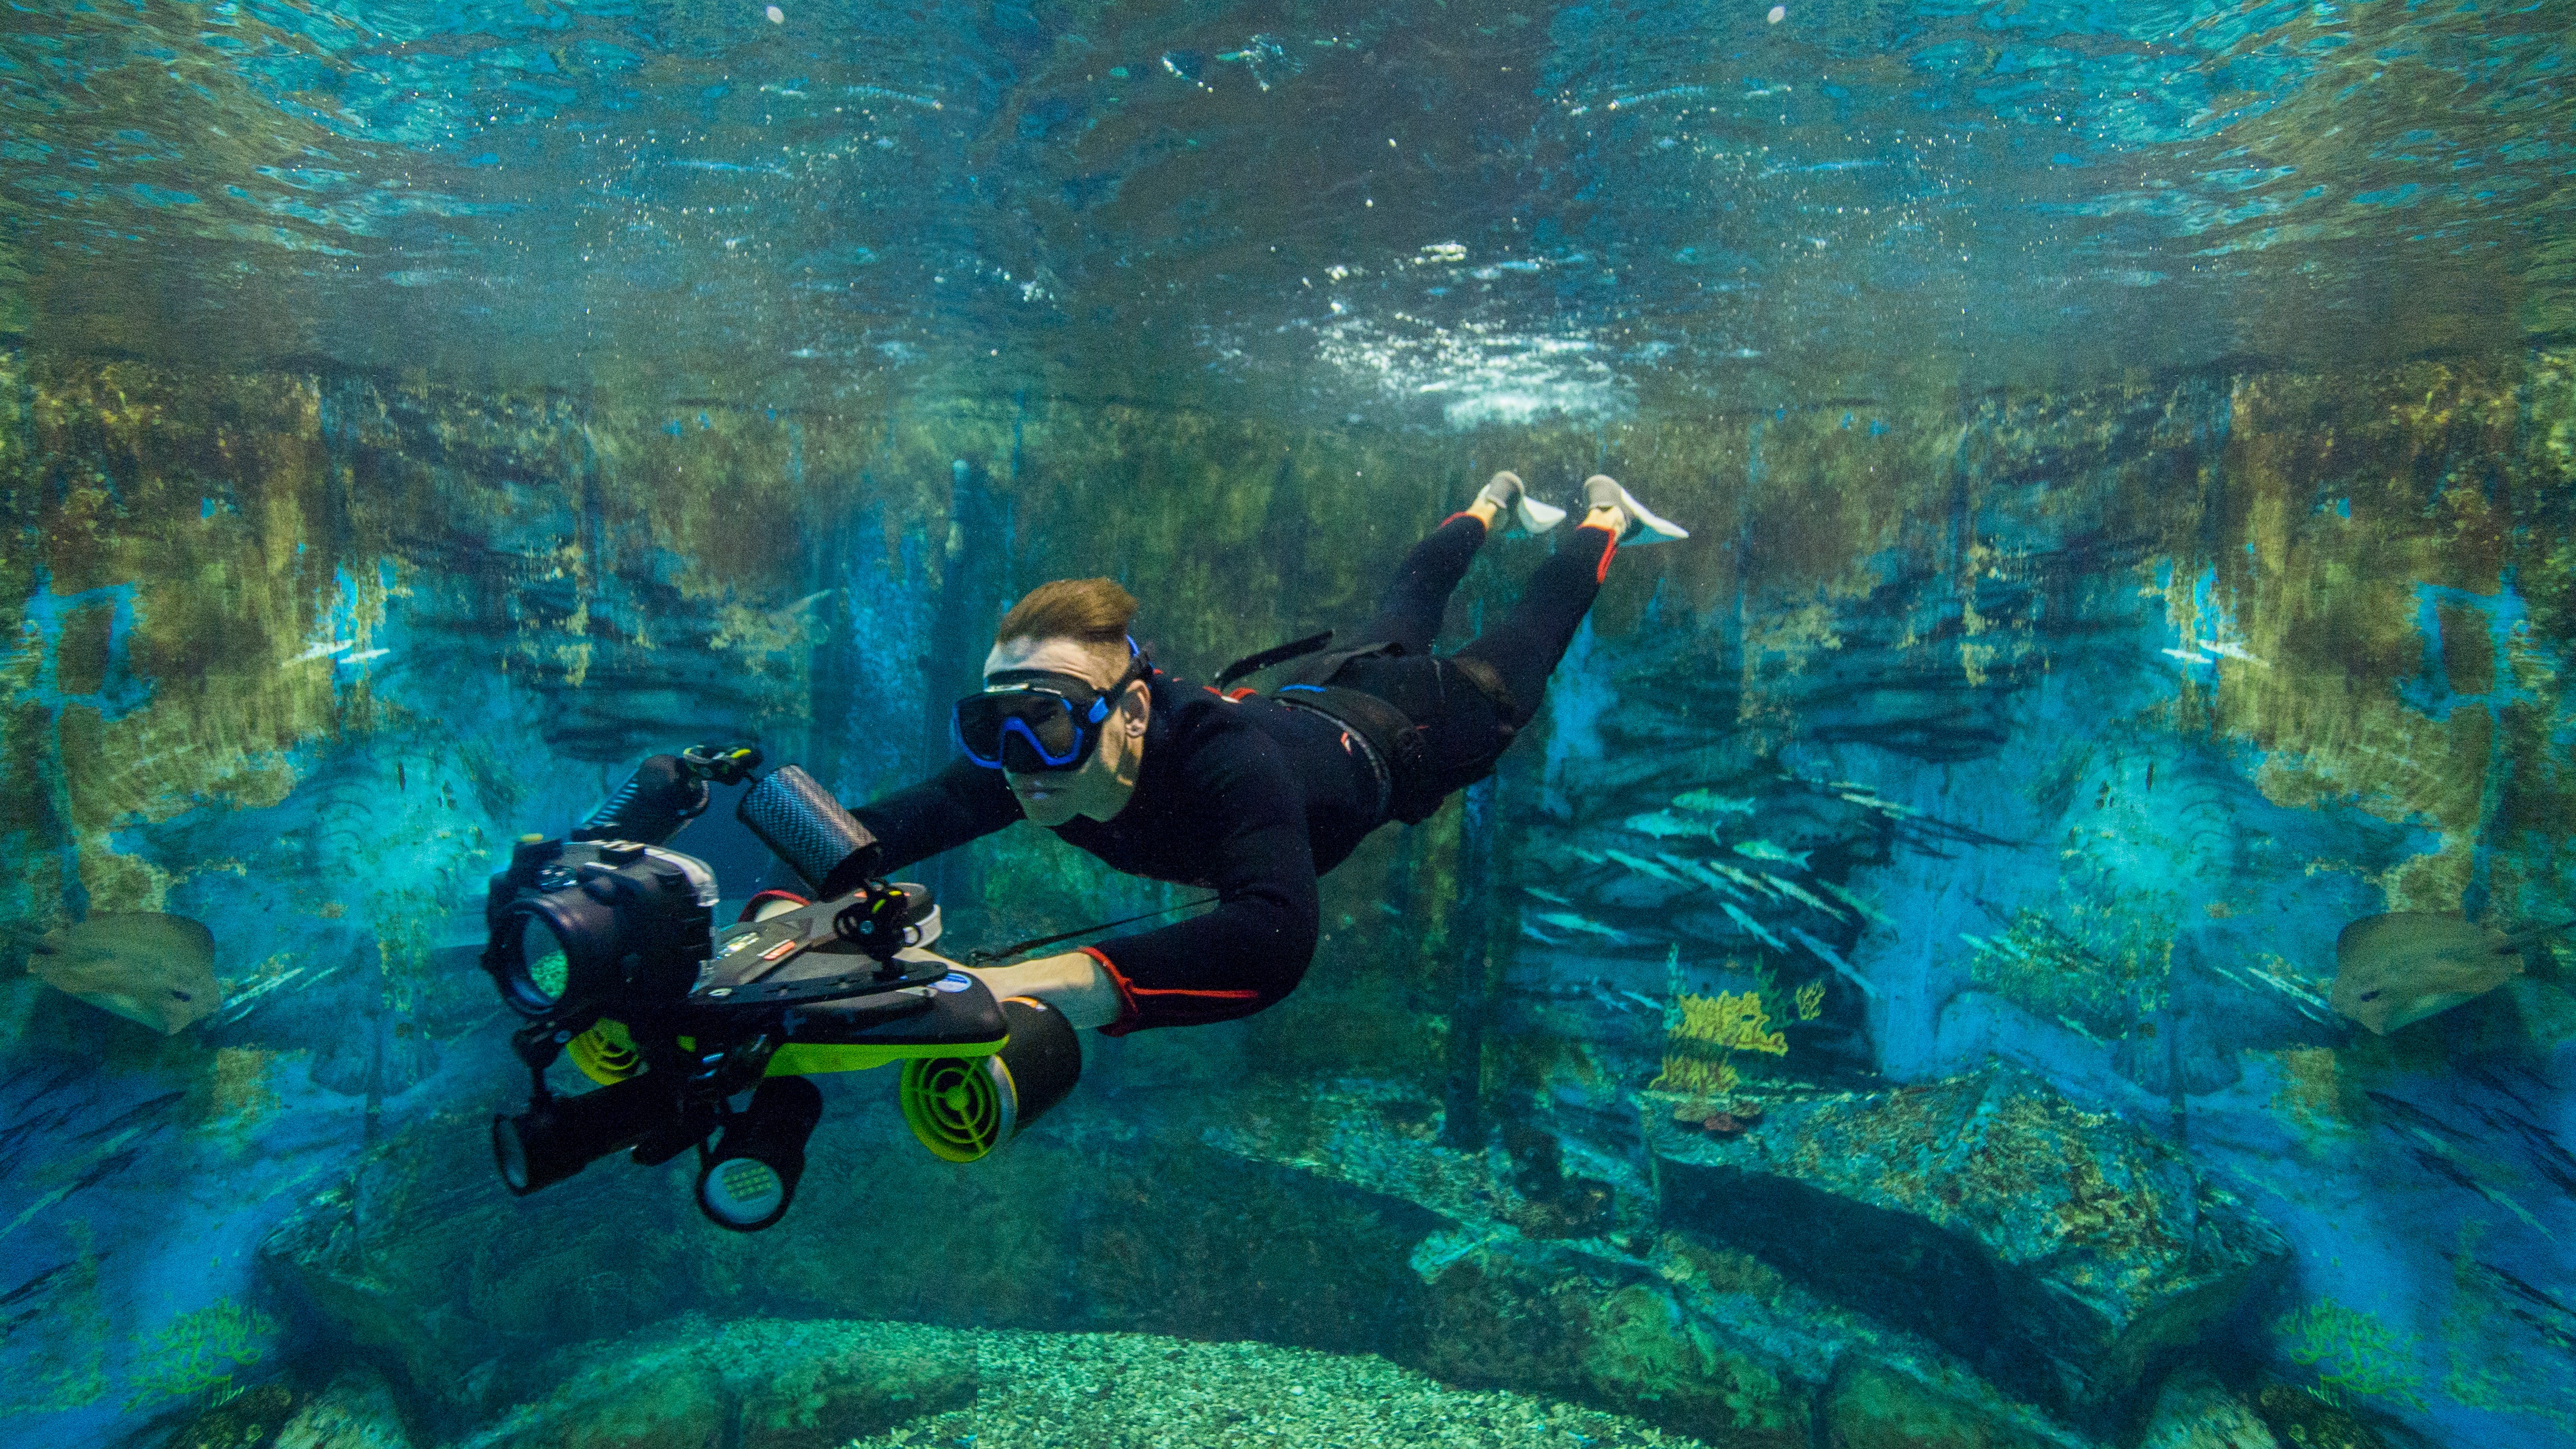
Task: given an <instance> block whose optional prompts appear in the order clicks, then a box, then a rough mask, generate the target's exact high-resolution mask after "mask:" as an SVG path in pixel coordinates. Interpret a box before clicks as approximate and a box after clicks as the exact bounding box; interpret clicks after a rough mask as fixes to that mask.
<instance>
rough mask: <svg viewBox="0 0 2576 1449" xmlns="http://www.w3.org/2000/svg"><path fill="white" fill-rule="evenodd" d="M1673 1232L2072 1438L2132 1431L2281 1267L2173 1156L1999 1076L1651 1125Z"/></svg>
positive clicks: (2026, 1079) (2047, 1093) (2270, 1246)
mask: <svg viewBox="0 0 2576 1449" xmlns="http://www.w3.org/2000/svg"><path fill="white" fill-rule="evenodd" d="M1649 1139H1650V1147H1651V1149H1652V1151H1653V1152H1654V1155H1655V1157H1656V1160H1657V1167H1658V1170H1659V1181H1660V1183H1661V1193H1662V1211H1663V1214H1664V1218H1665V1221H1666V1224H1667V1225H1668V1226H1670V1227H1673V1228H1676V1229H1679V1230H1682V1231H1686V1232H1690V1233H1694V1234H1697V1235H1700V1236H1702V1237H1704V1238H1707V1239H1711V1240H1714V1241H1717V1242H1721V1243H1726V1244H1730V1245H1735V1246H1740V1247H1743V1248H1745V1249H1747V1250H1749V1251H1751V1252H1753V1253H1755V1254H1756V1255H1758V1256H1760V1257H1761V1258H1763V1259H1764V1260H1766V1261H1768V1262H1770V1263H1773V1264H1775V1265H1777V1266H1778V1267H1780V1268H1781V1269H1782V1270H1783V1271H1784V1272H1786V1273H1787V1274H1788V1275H1789V1276H1790V1277H1791V1278H1792V1279H1794V1280H1796V1281H1798V1282H1800V1283H1802V1284H1804V1285H1806V1286H1807V1287H1809V1288H1811V1289H1813V1290H1814V1291H1816V1292H1817V1293H1819V1294H1821V1295H1823V1296H1824V1297H1826V1298H1828V1299H1830V1300H1832V1301H1834V1302H1837V1303H1841V1304H1845V1305H1847V1306H1849V1307H1852V1308H1854V1309H1857V1310H1859V1311H1860V1312H1862V1313H1865V1314H1868V1315H1869V1316H1871V1317H1872V1318H1875V1319H1878V1320H1880V1321H1882V1322H1885V1323H1887V1324H1889V1325H1891V1326H1894V1327H1899V1328H1904V1329H1908V1330H1911V1331H1913V1332H1916V1333H1920V1334H1922V1335H1923V1336H1925V1337H1926V1338H1928V1339H1930V1340H1932V1341H1933V1342H1935V1343H1938V1344H1940V1345H1942V1346H1943V1347H1945V1348H1947V1349H1949V1350H1950V1351H1952V1352H1954V1353H1957V1354H1959V1355H1960V1356H1961V1357H1962V1358H1964V1359H1965V1360H1967V1361H1968V1362H1969V1363H1970V1364H1971V1365H1973V1366H1974V1367H1975V1368H1976V1369H1977V1370H1978V1371H1979V1372H1980V1373H1982V1374H1984V1375H1985V1376H1986V1377H1987V1378H1989V1379H1990V1380H1992V1381H1993V1382H1994V1383H1996V1384H1997V1385H1999V1386H2001V1387H2002V1388H2004V1389H2005V1390H2007V1391H2008V1392H2010V1393H2012V1394H2014V1395H2017V1396H2019V1397H2022V1398H2025V1399H2028V1400H2029V1401H2031V1402H2033V1403H2035V1404H2038V1405H2041V1406H2043V1407H2045V1408H2047V1409H2048V1410H2050V1411H2051V1412H2053V1413H2057V1414H2062V1415H2065V1416H2067V1417H2068V1418H2070V1419H2072V1420H2074V1421H2076V1422H2079V1423H2090V1424H2096V1425H2101V1424H2110V1423H2118V1422H2126V1421H2129V1420H2131V1419H2132V1418H2133V1416H2134V1414H2135V1411H2136V1410H2137V1408H2138V1404H2137V1402H2136V1401H2137V1399H2138V1398H2139V1396H2140V1394H2141V1392H2142V1390H2143V1389H2144V1387H2145V1386H2146V1385H2148V1384H2150V1383H2152V1382H2153V1381H2154V1377H2155V1375H2157V1374H2158V1373H2160V1372H2161V1371H2162V1370H2163V1369H2164V1368H2165V1367H2166V1366H2168V1365H2170V1364H2171V1363H2173V1362H2175V1361H2177V1360H2178V1359H2180V1358H2182V1357H2184V1356H2186V1355H2187V1354H2188V1353H2189V1352H2190V1351H2191V1350H2193V1349H2194V1348H2196V1347H2200V1346H2202V1345H2204V1344H2206V1343H2207V1342H2208V1341H2209V1340H2210V1339H2211V1338H2212V1336H2213V1335H2214V1334H2216V1333H2217V1332H2218V1331H2219V1329H2220V1327H2221V1325H2222V1324H2224V1323H2225V1322H2226V1320H2228V1319H2229V1317H2230V1316H2231V1315H2232V1314H2233V1313H2234V1312H2235V1310H2236V1309H2237V1308H2238V1307H2239V1306H2240V1305H2241V1304H2243V1303H2244V1302H2245V1301H2246V1299H2247V1298H2248V1296H2249V1295H2251V1294H2253V1293H2254V1292H2255V1291H2256V1290H2257V1289H2259V1288H2260V1287H2261V1286H2262V1285H2263V1284H2264V1283H2265V1282H2266V1281H2267V1278H2268V1275H2269V1274H2270V1272H2271V1271H2272V1270H2273V1269H2274V1268H2275V1267H2276V1265H2278V1264H2279V1263H2281V1262H2282V1261H2283V1260H2284V1258H2285V1257H2286V1253H2287V1247H2286V1245H2285V1244H2284V1243H2283V1241H2282V1239H2281V1238H2280V1236H2279V1235H2278V1234H2277V1233H2275V1232H2274V1231H2273V1230H2272V1229H2271V1228H2270V1227H2269V1226H2268V1225H2267V1224H2265V1223H2263V1222H2262V1221H2261V1220H2260V1219H2258V1218H2256V1217H2255V1216H2254V1215H2253V1214H2251V1213H2250V1212H2248V1211H2247V1210H2246V1209H2244V1208H2243V1207H2242V1206H2241V1205H2240V1204H2238V1203H2237V1202H2236V1201H2235V1200H2234V1199H2233V1198H2232V1197H2230V1196H2228V1195H2227V1194H2226V1193H2224V1192H2222V1191H2220V1190H2219V1189H2217V1188H2216V1187H2214V1186H2213V1185H2211V1184H2210V1183H2208V1182H2206V1181H2204V1180H2202V1179H2201V1178H2200V1177H2199V1175H2198V1174H2197V1173H2195V1172H2194V1171H2193V1170H2192V1168H2191V1166H2190V1164H2189V1163H2188V1162H2186V1161H2184V1160H2183V1158H2182V1157H2181V1156H2180V1155H2179V1154H2178V1153H2177V1152H2176V1151H2175V1150H2174V1149H2173V1148H2172V1147H2171V1146H2170V1145H2168V1144H2167V1143H2165V1142H2163V1141H2162V1140H2160V1139H2156V1138H2152V1137H2149V1136H2147V1135H2145V1134H2143V1133H2140V1132H2138V1131H2137V1130H2135V1129H2133V1128H2131V1127H2130V1126H2128V1125H2127V1124H2126V1123H2123V1122H2121V1121H2119V1120H2118V1119H2116V1118H2112V1117H2108V1116H2104V1115H2099V1114H2095V1113H2090V1112H2085V1111H2082V1110H2080V1109H2078V1108H2077V1107H2075V1106H2074V1105H2073V1104H2072V1103H2070V1102H2068V1101H2067V1100H2066V1099H2065V1098H2063V1097H2061V1096H2059V1095H2058V1094H2057V1093H2056V1092H2055V1091H2053V1090H2051V1089H2050V1088H2048V1087H2047V1086H2046V1085H2045V1084H2044V1083H2042V1082H2040V1081H2039V1080H2038V1079H2037V1078H2035V1077H2031V1076H2028V1075H2026V1074H2023V1073H2020V1072H2016V1071H2010V1070H2000V1069H1999V1070H1994V1071H1988V1072H1982V1073H1978V1074H1975V1075H1971V1076H1966V1077H1960V1078H1956V1079H1953V1080H1951V1081H1946V1082H1940V1083H1935V1084H1931V1085H1927V1086H1916V1087H1904V1088H1899V1089H1897V1090H1894V1091H1888V1092H1878V1093H1870V1094H1837V1095H1833V1096H1823V1097H1812V1098H1806V1099H1792V1100H1785V1101H1775V1102H1774V1103H1773V1105H1772V1108H1771V1111H1770V1113H1769V1115H1768V1116H1767V1117H1766V1118H1765V1120H1763V1121H1762V1122H1761V1123H1760V1124H1759V1125H1758V1126H1757V1127H1755V1128H1753V1129H1752V1130H1751V1131H1749V1132H1747V1133H1746V1134H1744V1135H1743V1136H1742V1137H1740V1138H1738V1139H1736V1140H1734V1141H1732V1142H1728V1141H1721V1140H1718V1139H1715V1138H1712V1137H1710V1136H1709V1135H1708V1134H1706V1133H1704V1132H1694V1131H1687V1130H1682V1129H1677V1128H1674V1127H1672V1126H1670V1125H1668V1124H1665V1123H1661V1122H1653V1121H1651V1120H1650V1124H1649Z"/></svg>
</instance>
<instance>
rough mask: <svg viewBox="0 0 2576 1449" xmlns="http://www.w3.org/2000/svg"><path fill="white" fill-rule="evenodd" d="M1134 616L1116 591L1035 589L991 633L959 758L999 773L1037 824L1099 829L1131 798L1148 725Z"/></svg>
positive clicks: (1108, 586) (1091, 582)
mask: <svg viewBox="0 0 2576 1449" xmlns="http://www.w3.org/2000/svg"><path fill="white" fill-rule="evenodd" d="M1135 616H1136V600H1135V597H1134V596H1133V595H1131V594H1129V593H1128V592H1127V591H1126V590H1125V589H1123V588H1120V587H1119V586H1118V584H1117V583H1116V581H1114V580H1111V579H1058V580H1057V581H1055V582H1054V583H1050V584H1041V585H1039V586H1038V587H1037V588H1036V589H1033V590H1031V591H1030V593H1029V595H1028V596H1027V597H1026V598H1024V599H1022V600H1020V602H1019V603H1018V604H1016V605H1014V606H1012V609H1011V611H1010V613H1008V614H1007V615H1004V616H1003V619H1002V623H1001V627H1000V628H998V629H996V630H995V631H994V636H993V650H992V653H990V654H988V655H986V656H985V659H984V691H983V692H982V693H981V694H974V695H969V696H967V697H966V698H965V699H963V700H960V701H958V704H957V712H956V716H955V724H956V730H957V742H958V744H959V746H960V747H961V748H963V749H964V750H965V752H966V755H967V758H969V759H971V760H973V761H975V762H976V763H977V764H980V765H984V766H986V767H988V768H994V769H999V770H1001V771H1002V772H1003V774H1004V776H1005V777H1006V778H1007V779H1009V781H1010V784H1011V793H1012V794H1014V795H1016V796H1017V797H1018V798H1019V802H1020V809H1021V812H1022V813H1023V814H1025V815H1026V816H1027V817H1028V818H1029V819H1030V820H1032V821H1034V822H1036V823H1037V824H1040V825H1048V826H1054V825H1062V824H1065V823H1066V822H1068V821H1070V820H1072V819H1073V818H1074V817H1075V816H1077V815H1087V816H1090V817H1091V818H1092V819H1094V820H1106V819H1108V818H1110V817H1111V816H1113V815H1116V814H1117V813H1118V812H1119V811H1120V810H1121V809H1123V808H1125V806H1126V804H1127V797H1128V795H1129V794H1130V793H1131V792H1132V791H1133V790H1134V789H1135V785H1136V773H1137V770H1138V768H1139V766H1140V765H1141V764H1142V762H1143V759H1144V749H1145V726H1146V724H1147V722H1148V720H1149V719H1150V718H1151V716H1152V713H1153V697H1152V695H1151V693H1150V692H1149V691H1148V690H1147V688H1146V685H1145V677H1146V676H1147V675H1148V674H1149V673H1150V672H1151V670H1152V666H1151V665H1150V664H1149V663H1147V661H1146V660H1145V657H1144V655H1143V654H1142V653H1141V652H1140V651H1139V650H1138V649H1137V648H1136V645H1135V641H1134V640H1132V639H1131V638H1129V637H1128V633H1127V630H1128V626H1129V624H1130V623H1131V622H1132V621H1133V620H1134V619H1135Z"/></svg>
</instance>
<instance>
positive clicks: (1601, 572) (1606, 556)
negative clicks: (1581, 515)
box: [1574, 523, 1619, 584]
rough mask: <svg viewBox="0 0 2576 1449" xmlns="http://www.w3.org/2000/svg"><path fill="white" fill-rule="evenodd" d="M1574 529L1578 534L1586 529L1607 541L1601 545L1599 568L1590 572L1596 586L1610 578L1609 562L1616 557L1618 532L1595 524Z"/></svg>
mask: <svg viewBox="0 0 2576 1449" xmlns="http://www.w3.org/2000/svg"><path fill="white" fill-rule="evenodd" d="M1574 527H1575V531H1576V532H1578V533H1580V532H1582V531H1583V530H1584V529H1587V528H1588V529H1591V530H1592V531H1593V532H1595V533H1598V534H1600V535H1602V536H1603V537H1604V538H1606V539H1608V540H1609V542H1607V543H1604V544H1602V545H1601V566H1600V567H1598V568H1596V569H1594V570H1593V571H1592V582H1594V583H1596V584H1597V583H1600V582H1601V581H1602V580H1603V579H1606V578H1608V577H1610V560H1611V559H1613V558H1615V557H1617V556H1618V553H1619V530H1617V529H1615V528H1603V527H1602V526H1601V525H1599V524H1597V523H1578V524H1576V525H1575V526H1574Z"/></svg>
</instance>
